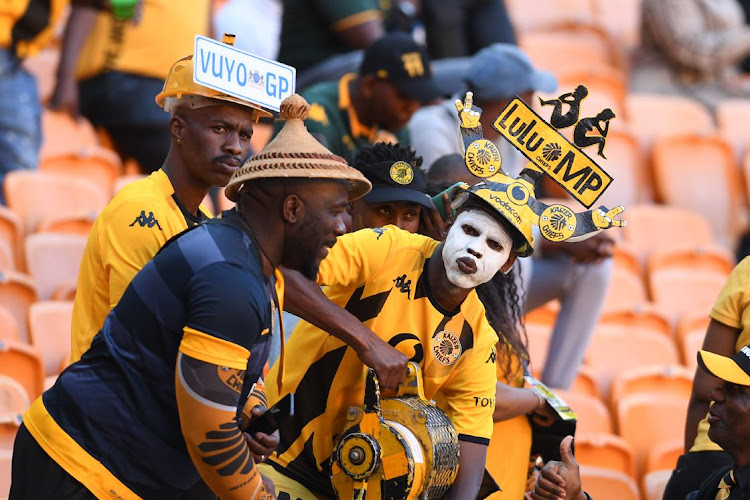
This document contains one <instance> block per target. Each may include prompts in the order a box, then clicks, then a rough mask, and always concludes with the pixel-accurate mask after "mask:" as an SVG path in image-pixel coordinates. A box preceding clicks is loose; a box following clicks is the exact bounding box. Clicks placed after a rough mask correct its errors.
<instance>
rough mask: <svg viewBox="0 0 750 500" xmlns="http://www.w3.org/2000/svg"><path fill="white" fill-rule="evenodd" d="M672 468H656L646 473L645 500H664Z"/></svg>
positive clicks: (644, 482)
mask: <svg viewBox="0 0 750 500" xmlns="http://www.w3.org/2000/svg"><path fill="white" fill-rule="evenodd" d="M671 476H672V470H671V469H669V470H655V471H651V472H648V473H646V474H644V476H643V479H642V482H643V500H662V497H664V490H665V489H666V487H667V483H668V482H669V478H670V477H671Z"/></svg>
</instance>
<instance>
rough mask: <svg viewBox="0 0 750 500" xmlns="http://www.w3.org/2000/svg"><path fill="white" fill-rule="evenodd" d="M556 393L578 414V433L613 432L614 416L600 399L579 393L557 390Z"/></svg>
mask: <svg viewBox="0 0 750 500" xmlns="http://www.w3.org/2000/svg"><path fill="white" fill-rule="evenodd" d="M555 393H556V394H558V395H559V396H560V397H561V398H562V399H563V400H564V401H565V402H566V403H567V404H568V406H570V407H571V408H572V409H573V411H575V412H576V413H577V414H578V424H577V426H576V432H585V433H605V434H611V433H612V432H613V430H614V426H613V425H612V416H611V415H610V413H609V410H608V409H607V406H606V405H605V404H604V403H603V402H602V401H601V400H600V399H599V398H597V397H595V396H590V395H588V394H583V393H579V392H572V391H564V390H557V389H556V390H555Z"/></svg>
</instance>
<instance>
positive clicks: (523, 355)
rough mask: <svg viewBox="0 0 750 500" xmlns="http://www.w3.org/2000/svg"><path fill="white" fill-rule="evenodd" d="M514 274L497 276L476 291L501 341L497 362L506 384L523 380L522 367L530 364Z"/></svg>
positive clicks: (514, 271)
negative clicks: (500, 365) (501, 369)
mask: <svg viewBox="0 0 750 500" xmlns="http://www.w3.org/2000/svg"><path fill="white" fill-rule="evenodd" d="M515 274H516V269H512V270H511V272H509V273H508V274H503V273H497V274H495V276H494V277H493V278H492V279H491V280H490V281H489V282H487V283H484V284H482V285H479V286H478V287H477V288H476V291H477V295H478V296H479V300H481V301H482V304H484V309H485V315H486V317H487V321H488V322H489V324H490V326H491V327H492V329H493V330H495V332H496V333H497V337H498V338H499V339H500V341H499V342H498V353H497V363H502V368H503V373H505V377H506V382H507V383H509V384H512V383H513V382H514V381H516V380H519V379H521V378H522V377H523V375H524V367H525V366H526V365H527V364H528V362H529V350H528V343H529V339H528V336H527V335H526V327H525V325H524V322H523V313H522V312H521V301H520V295H519V293H518V286H517V285H516V280H515V276H514V275H515ZM519 279H520V276H519ZM521 286H523V284H522V283H521Z"/></svg>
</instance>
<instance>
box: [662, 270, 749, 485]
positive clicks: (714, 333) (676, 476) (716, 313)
mask: <svg viewBox="0 0 750 500" xmlns="http://www.w3.org/2000/svg"><path fill="white" fill-rule="evenodd" d="M748 276H750V257H748V258H745V259H743V260H742V261H741V262H740V263H739V264H737V266H736V267H735V268H734V270H733V271H732V274H730V275H729V278H728V279H727V282H726V284H725V285H724V288H723V289H722V291H721V292H720V293H719V296H718V298H717V299H716V302H715V303H714V306H713V308H712V309H711V313H710V316H711V322H710V323H709V324H708V329H707V330H706V336H705V339H704V340H703V349H704V350H706V351H710V352H713V353H716V354H720V355H722V356H731V355H732V354H734V353H735V352H737V351H739V350H741V349H742V348H743V347H744V346H745V345H747V344H750V316H749V315H750V308H748V301H747V299H748V298H749V297H750V280H748ZM719 383H720V381H719V380H717V379H716V378H714V377H712V376H711V375H710V374H709V373H706V372H705V371H704V370H696V372H695V378H694V379H693V393H692V394H691V396H690V403H689V405H688V411H687V419H686V421H685V454H684V455H682V456H681V457H680V458H679V460H678V461H677V465H676V466H675V469H674V471H673V472H672V477H671V478H670V480H669V483H668V484H667V488H666V490H665V492H664V500H677V499H679V500H682V499H683V498H685V495H687V493H689V492H691V491H693V490H695V489H697V488H698V486H700V484H701V482H702V481H703V480H704V479H705V478H706V477H708V476H709V475H710V474H711V473H713V472H714V471H716V470H718V469H720V468H721V467H724V466H725V465H727V464H728V463H730V461H731V458H730V456H729V454H728V453H726V452H725V451H723V450H722V449H721V446H720V443H716V442H714V441H713V440H712V439H711V438H710V435H709V432H708V429H709V421H708V417H709V415H708V412H709V405H710V401H711V391H712V390H714V389H715V388H716V387H717V386H718V385H719Z"/></svg>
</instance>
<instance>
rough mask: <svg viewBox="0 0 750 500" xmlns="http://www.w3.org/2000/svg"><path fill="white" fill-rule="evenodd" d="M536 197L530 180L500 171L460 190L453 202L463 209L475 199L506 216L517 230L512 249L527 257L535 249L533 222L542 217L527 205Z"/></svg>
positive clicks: (456, 206)
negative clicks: (490, 178) (515, 177)
mask: <svg viewBox="0 0 750 500" xmlns="http://www.w3.org/2000/svg"><path fill="white" fill-rule="evenodd" d="M533 196H534V186H533V185H532V184H531V183H530V182H528V181H526V180H524V179H513V178H512V177H508V176H507V175H504V174H501V173H500V174H495V175H494V176H493V177H492V180H491V181H490V180H485V181H483V182H480V183H479V184H476V185H474V186H472V187H470V188H468V189H464V190H459V191H458V192H457V193H456V195H455V198H454V201H453V202H452V203H451V205H452V206H454V207H455V208H460V207H461V206H462V205H464V204H465V203H466V202H467V201H469V200H470V199H472V198H473V199H476V200H478V201H479V202H480V204H481V205H482V206H485V207H488V208H490V209H492V211H494V212H495V213H498V214H500V215H501V216H503V217H504V218H505V219H506V220H507V221H508V222H510V224H511V226H513V228H514V229H516V233H517V234H516V235H515V237H514V238H513V243H514V248H513V251H514V252H515V253H516V254H518V256H519V257H528V256H529V255H531V254H532V253H533V252H534V237H533V236H532V234H531V230H532V225H533V224H534V221H538V220H539V216H538V215H537V214H536V213H535V212H534V210H533V209H532V208H531V207H530V206H529V204H528V202H529V198H530V197H533Z"/></svg>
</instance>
